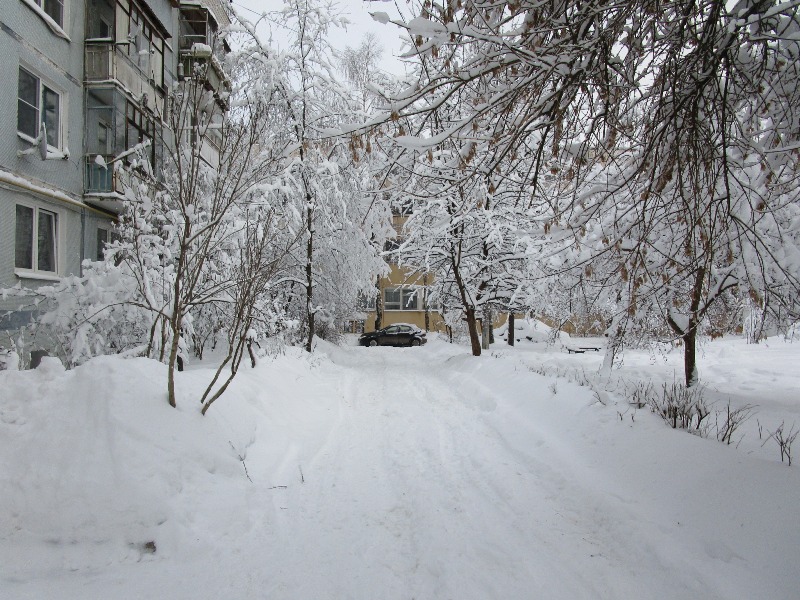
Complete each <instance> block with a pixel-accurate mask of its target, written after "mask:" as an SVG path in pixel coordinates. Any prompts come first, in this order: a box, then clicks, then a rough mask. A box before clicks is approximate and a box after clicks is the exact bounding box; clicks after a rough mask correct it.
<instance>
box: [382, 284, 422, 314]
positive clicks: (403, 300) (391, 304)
mask: <svg viewBox="0 0 800 600" xmlns="http://www.w3.org/2000/svg"><path fill="white" fill-rule="evenodd" d="M397 292H399V294H400V298H399V300H396V301H395V300H389V297H388V294H389V293H397ZM412 294H413V305H410V304H409V303H408V302H407V298H409V297H412ZM421 296H422V290H421V289H420V288H418V287H415V286H390V287H386V288H384V289H383V310H387V311H408V312H419V311H421V310H423V308H421V307H420V304H421V302H420V300H421Z"/></svg>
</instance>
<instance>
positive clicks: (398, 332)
mask: <svg viewBox="0 0 800 600" xmlns="http://www.w3.org/2000/svg"><path fill="white" fill-rule="evenodd" d="M427 341H428V339H427V338H426V337H425V332H424V331H422V330H421V329H420V328H419V327H417V326H416V325H410V324H408V323H395V324H394V325H389V326H388V327H384V328H383V329H378V330H377V331H371V332H369V333H362V334H361V337H360V338H358V343H359V344H360V345H362V346H421V345H422V344H424V343H426V342H427Z"/></svg>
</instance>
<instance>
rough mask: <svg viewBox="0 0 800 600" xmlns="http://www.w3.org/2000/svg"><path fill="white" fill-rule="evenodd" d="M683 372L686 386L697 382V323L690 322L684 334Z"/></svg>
mask: <svg viewBox="0 0 800 600" xmlns="http://www.w3.org/2000/svg"><path fill="white" fill-rule="evenodd" d="M683 372H684V375H685V377H686V387H687V388H689V387H692V386H694V385H696V384H697V324H696V323H695V322H694V321H691V322H690V323H689V331H687V332H686V334H685V335H684V336H683Z"/></svg>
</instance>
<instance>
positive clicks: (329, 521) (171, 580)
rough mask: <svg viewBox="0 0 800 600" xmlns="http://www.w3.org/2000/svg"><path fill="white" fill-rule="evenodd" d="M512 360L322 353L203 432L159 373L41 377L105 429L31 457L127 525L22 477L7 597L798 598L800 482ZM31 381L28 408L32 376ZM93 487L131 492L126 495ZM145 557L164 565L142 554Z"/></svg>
mask: <svg viewBox="0 0 800 600" xmlns="http://www.w3.org/2000/svg"><path fill="white" fill-rule="evenodd" d="M506 354H507V355H505V356H498V355H496V354H494V355H492V354H490V355H486V356H484V357H481V358H474V357H471V356H469V354H468V352H467V350H466V349H465V348H461V347H456V346H451V345H449V344H445V343H444V342H441V341H438V340H433V341H432V342H431V343H430V344H429V345H428V346H426V347H423V348H410V349H393V348H357V347H344V348H337V347H334V346H330V345H326V344H321V346H320V349H319V351H318V353H317V355H316V356H315V357H314V358H312V359H311V360H310V361H309V360H308V359H305V358H297V357H293V356H285V357H282V358H279V359H278V360H276V361H275V362H274V363H272V364H266V363H265V364H264V365H262V367H260V368H259V369H256V370H255V371H248V372H246V373H243V374H242V376H241V377H240V379H239V380H237V384H236V386H237V387H236V388H235V390H233V391H232V394H231V395H232V398H227V397H226V398H224V399H223V400H221V401H220V404H219V405H215V407H214V408H215V409H216V410H212V411H211V412H210V413H209V415H208V416H207V417H206V418H205V419H201V418H199V417H197V416H195V408H194V406H191V405H189V403H188V402H184V403H181V404H179V411H177V413H176V411H174V410H172V409H169V408H168V407H166V406H164V404H163V403H162V401H161V400H162V399H161V398H158V402H157V403H156V402H152V403H148V402H142V400H141V398H142V397H143V396H146V395H147V393H148V390H149V388H148V387H147V386H146V385H145V384H144V383H142V382H144V381H147V379H148V377H151V378H152V375H153V373H156V372H157V370H158V369H159V368H160V366H156V367H152V366H151V365H149V364H145V363H141V364H139V366H137V367H136V368H140V369H143V368H145V367H146V368H147V369H156V371H153V372H152V373H151V372H148V374H146V375H145V374H143V373H137V372H135V371H132V372H130V373H128V374H127V375H126V374H125V373H124V369H130V368H131V367H130V366H129V365H130V364H131V363H130V362H124V363H123V362H120V363H112V362H108V363H107V364H105V365H104V366H105V367H106V369H105V370H106V371H108V370H109V365H111V367H113V368H111V371H114V369H116V371H114V375H113V377H112V376H110V375H107V374H106V375H105V376H104V375H101V374H98V373H99V372H101V371H102V370H100V369H97V368H95V369H86V368H84V369H78V370H77V371H76V372H72V373H71V374H70V373H67V374H63V375H58V376H55V375H51V376H49V378H47V379H43V380H41V381H38V380H36V381H35V382H36V385H37V386H38V387H37V390H38V393H42V394H44V395H45V396H46V395H47V390H48V389H51V388H52V389H53V390H58V392H59V393H62V394H66V396H67V397H70V394H72V395H73V402H80V401H81V400H80V398H79V397H78V396H79V395H80V394H84V395H86V390H90V389H94V388H95V387H98V386H99V387H102V388H103V389H105V390H107V391H108V393H110V394H111V398H112V399H113V400H111V401H110V405H109V407H108V412H109V414H108V415H107V416H105V415H104V416H103V418H96V419H95V421H97V422H95V423H90V424H88V427H89V429H88V431H87V423H86V420H85V419H83V420H80V419H72V417H71V416H70V415H72V414H74V412H75V410H74V407H73V408H72V409H60V408H58V407H59V406H60V405H59V404H57V403H56V402H55V401H54V402H53V403H52V405H50V406H46V405H42V406H41V407H40V408H39V409H37V410H40V411H41V412H40V418H43V419H44V418H52V419H54V422H55V421H57V422H58V427H59V428H60V429H59V431H63V433H62V434H61V435H63V439H60V440H59V439H56V440H54V441H53V444H52V448H50V449H48V448H47V447H44V448H42V447H37V448H36V450H35V451H34V454H33V455H31V454H30V452H31V450H30V448H28V449H27V450H26V451H27V454H25V456H27V457H29V458H30V459H31V461H32V464H34V465H37V464H39V463H43V462H47V461H48V460H54V459H53V458H52V457H50V456H49V455H48V452H51V453H52V454H53V456H56V454H58V457H59V460H60V461H61V462H63V463H65V464H73V463H75V462H80V464H81V465H83V467H84V470H85V472H83V473H81V472H80V470H79V469H76V472H75V473H73V476H74V477H75V480H76V481H77V483H75V484H74V485H75V486H76V489H77V488H80V489H82V490H84V492H85V493H84V494H83V495H82V498H81V499H79V500H80V501H82V500H83V499H86V502H88V503H89V509H90V510H92V511H94V512H97V513H99V512H103V511H106V512H109V513H111V516H109V515H108V514H106V515H98V516H97V522H92V519H91V518H90V517H87V516H86V513H87V508H86V507H85V506H84V507H82V509H81V510H78V509H77V508H76V507H71V506H70V505H69V502H70V499H69V497H68V498H67V499H66V501H65V500H63V499H61V498H53V499H52V500H48V499H46V498H44V499H43V498H40V497H38V496H34V495H30V494H29V495H28V496H26V495H25V494H26V492H24V490H26V489H40V488H41V486H40V487H39V488H36V486H34V485H33V484H32V483H31V481H33V480H31V481H28V479H31V478H35V477H37V475H36V473H35V471H36V469H33V472H34V474H33V475H30V471H31V469H29V468H28V469H27V470H26V469H23V468H20V469H18V470H12V471H11V472H10V473H11V474H12V475H13V477H9V478H8V479H13V478H15V477H16V478H19V479H21V480H22V481H21V482H18V484H17V487H18V488H19V490H23V491H19V492H15V493H16V494H17V495H18V496H19V497H18V498H16V501H14V502H12V503H11V504H10V506H11V508H10V509H9V510H10V511H11V513H13V514H12V517H11V519H10V520H8V519H6V520H5V521H2V524H4V525H6V524H9V523H10V524H11V526H10V527H9V529H11V530H12V531H11V533H7V532H0V559H2V560H0V565H5V566H0V597H2V598H6V597H9V598H114V599H124V598H141V597H162V598H170V599H172V598H175V599H182V598H187V599H189V598H192V599H203V598H208V599H212V598H213V599H216V598H222V597H224V598H242V599H247V598H265V599H276V600H277V599H287V600H288V599H292V600H318V599H365V600H366V599H387V600H388V599H412V598H414V599H418V600H419V599H436V600H445V599H458V600H464V599H476V600H477V599H495V598H497V599H504V600H509V599H528V598H547V599H550V598H552V599H562V598H563V599H579V598H587V599H589V598H637V599H639V598H654V599H655V598H687V599H688V598H709V599H712V598H725V599H726V600H727V599H732V598H742V599H749V598H758V597H770V598H787V599H788V598H795V597H796V594H797V590H798V589H800V588H799V587H798V584H800V578H799V577H798V574H797V572H796V562H797V558H798V548H800V523H798V519H797V516H796V511H797V506H798V504H797V503H798V499H800V496H799V495H798V493H799V492H800V477H798V473H800V471H798V470H797V468H796V467H795V468H791V469H789V468H787V467H785V466H783V465H781V464H780V463H775V462H767V461H764V460H762V459H760V458H753V457H749V456H746V455H744V454H742V453H737V451H736V450H735V449H733V448H731V447H726V446H723V445H722V444H718V443H716V442H713V441H709V440H704V439H700V438H697V437H694V436H689V435H686V434H684V433H679V432H674V431H672V430H669V429H667V428H665V427H664V426H663V424H662V423H661V422H660V421H659V420H657V419H656V418H655V417H654V416H653V415H651V414H649V413H647V412H640V413H638V415H634V416H633V417H631V415H630V414H628V413H626V414H625V415H624V418H622V419H621V418H620V414H619V413H618V411H617V410H616V408H615V407H614V406H610V405H609V406H604V405H602V404H600V403H598V402H597V401H596V398H595V397H594V396H593V394H592V392H591V391H590V390H588V389H587V388H582V387H579V386H577V385H574V384H569V383H566V382H565V381H564V380H556V379H548V378H545V377H542V376H539V375H537V374H535V373H532V372H531V371H530V370H529V368H528V365H526V363H525V357H524V355H522V354H520V355H513V353H512V354H508V353H506ZM117 364H119V365H123V366H121V367H118V366H115V365H117ZM137 364H138V363H137ZM142 365H144V366H142ZM76 373H77V374H76ZM197 373H198V372H196V373H195V375H192V374H191V372H189V373H188V374H187V375H185V376H184V378H183V380H182V385H183V387H182V390H183V393H184V395H186V396H190V395H191V393H192V392H193V390H194V389H195V387H197V386H199V383H197V382H195V381H194V380H193V379H192V377H194V378H197V377H198V376H197ZM14 377H15V378H16V379H14V380H10V379H9V382H10V383H11V389H12V390H13V389H16V388H14V387H13V386H14V385H17V383H18V384H19V390H23V388H24V386H29V387H30V383H31V381H34V380H29V379H25V378H33V377H37V375H36V374H22V375H20V376H19V377H17V376H16V375H15V376H14ZM39 377H41V375H39ZM17 380H18V381H17ZM134 381H136V383H135V384H134ZM179 383H180V382H179ZM114 386H116V387H114ZM158 389H160V388H159V387H158V386H157V384H156V383H154V384H153V386H152V390H153V394H154V396H156V397H157V396H158V394H157V392H156V390H158ZM71 390H72V391H71ZM75 390H77V391H75ZM19 393H22V391H20V392H19ZM134 399H135V401H136V402H139V407H138V409H137V410H135V411H134V410H133V409H132V408H131V406H132V404H133V403H134ZM16 410H17V411H18V412H19V411H23V412H22V418H23V419H24V418H28V419H29V420H30V418H33V416H34V415H33V413H31V414H29V415H27V416H26V415H25V414H24V410H25V407H24V406H22V405H21V406H20V407H19V408H17V409H16ZM31 410H32V409H31ZM59 410H60V411H61V412H59ZM89 412H90V411H87V414H88V413H89ZM15 414H17V413H15ZM0 416H3V415H0ZM15 419H17V421H19V418H18V417H15ZM71 419H72V420H71ZM139 419H141V420H142V423H141V424H138V421H139ZM73 421H74V423H73ZM106 421H107V422H106ZM154 422H159V423H160V424H159V426H158V427H155V428H153V427H152V424H153V423H154ZM3 423H5V421H3ZM15 423H16V421H15ZM3 426H5V425H3ZM7 430H8V431H9V432H11V433H12V434H15V432H17V431H18V430H16V429H13V428H12V426H8V427H7ZM20 431H21V430H20ZM79 432H80V433H79ZM79 435H85V436H87V439H93V440H95V441H94V442H93V445H92V447H93V448H94V452H93V454H92V456H90V457H87V456H84V455H81V456H77V455H76V456H75V457H72V456H71V455H70V450H69V449H70V447H71V445H70V444H71V436H72V437H77V436H79ZM89 436H91V437H90V438H89ZM44 439H45V438H44V437H41V436H40V437H39V438H37V440H38V443H39V446H42V444H43V443H44V445H45V446H46V442H43V440H44ZM12 442H14V444H15V446H14V448H19V447H20V445H22V446H24V444H25V438H24V437H23V436H22V435H21V434H19V437H18V438H17V439H16V440H15V441H14V440H13V439H12ZM151 446H154V447H156V450H151V449H150V447H151ZM10 447H11V445H9V448H10ZM4 449H6V447H5V446H3V445H2V444H0V457H3V458H4V456H3V451H4ZM123 449H124V450H125V452H122V451H121V450H123ZM5 451H6V452H7V453H9V454H10V451H8V450H5ZM37 452H38V453H39V455H37V454H36V453H37ZM22 453H23V450H19V452H18V454H17V456H22V455H23V454H22ZM131 454H133V455H132V456H131ZM240 457H242V458H244V459H245V464H244V465H242V464H241V462H240V460H239V458H240ZM243 466H246V467H247V469H248V474H249V475H250V477H251V478H252V482H250V481H248V480H247V478H246V477H245V476H244V470H243ZM97 472H103V473H114V476H113V478H114V484H115V485H116V486H117V487H116V493H117V496H116V499H113V494H112V492H108V491H105V486H107V485H109V482H108V481H107V480H106V479H101V480H100V481H98V478H97V477H96V476H95V475H94V474H95V473H97ZM81 477H83V479H81ZM26 478H27V479H26ZM95 488H96V490H95ZM15 489H16V488H15ZM70 489H71V488H70ZM143 490H145V491H143ZM145 492H147V493H148V494H149V495H145V496H142V494H144V493H145ZM65 493H68V496H70V497H71V496H74V495H75V493H74V492H65ZM109 495H111V497H112V500H111V501H109V500H104V499H103V498H105V497H108V496H109ZM94 496H97V497H99V498H100V500H97V501H96V505H93V504H92V502H95V501H94V500H93V498H94ZM48 502H50V503H49V504H48ZM64 502H66V506H65V507H64V509H63V510H62V511H61V514H58V510H59V509H58V508H57V506H61V505H63V504H64ZM23 504H25V505H26V506H24V507H23ZM109 504H112V505H113V506H110V505H109ZM26 511H29V512H30V515H38V519H39V523H40V524H41V531H42V532H41V533H40V532H39V528H37V526H36V525H34V524H33V520H34V517H33V516H29V515H27V513H26ZM114 511H116V512H114ZM73 514H74V515H75V516H73ZM41 515H47V516H46V517H42V516H41ZM114 515H117V517H116V518H117V519H118V525H117V527H116V530H115V526H114V519H115V517H114ZM42 518H44V519H48V518H49V519H52V522H51V523H41V520H42ZM98 523H99V524H98ZM48 529H57V530H59V531H61V533H60V534H53V533H50V534H49V535H45V533H44V532H46V530H48ZM137 536H138V537H137ZM151 537H152V539H153V540H154V541H155V543H156V544H157V547H158V550H157V552H156V553H155V554H149V553H148V552H146V551H143V550H142V546H141V542H144V541H145V540H147V539H150V538H151ZM39 560H40V562H39V563H37V561H39ZM4 589H5V590H6V592H3V590H4ZM7 593H8V595H6V594H7Z"/></svg>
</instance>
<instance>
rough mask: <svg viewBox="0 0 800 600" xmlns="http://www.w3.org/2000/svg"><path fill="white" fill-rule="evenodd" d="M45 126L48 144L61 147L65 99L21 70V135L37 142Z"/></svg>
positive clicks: (18, 114)
mask: <svg viewBox="0 0 800 600" xmlns="http://www.w3.org/2000/svg"><path fill="white" fill-rule="evenodd" d="M42 123H44V125H45V130H46V131H47V144H48V145H49V146H52V147H53V148H60V147H61V96H60V95H59V93H58V92H56V91H55V90H53V89H52V88H50V87H48V86H47V85H45V84H44V83H42V81H41V79H39V78H38V77H36V75H34V74H33V73H31V72H30V71H27V70H25V69H23V68H22V67H20V68H19V91H18V97H17V131H19V132H20V133H22V134H24V135H26V136H28V137H30V138H31V139H36V138H37V137H38V136H39V128H40V127H41V124H42Z"/></svg>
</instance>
